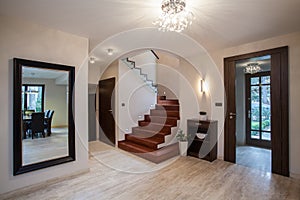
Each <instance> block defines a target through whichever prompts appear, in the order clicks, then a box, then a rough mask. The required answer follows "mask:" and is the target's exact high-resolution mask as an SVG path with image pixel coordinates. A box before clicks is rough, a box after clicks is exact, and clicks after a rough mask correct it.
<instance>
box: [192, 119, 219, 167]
mask: <svg viewBox="0 0 300 200" xmlns="http://www.w3.org/2000/svg"><path fill="white" fill-rule="evenodd" d="M196 133H203V134H206V136H205V138H204V139H200V138H198V137H197V135H196ZM187 135H188V150H187V155H188V156H193V157H196V158H201V159H204V160H208V161H210V162H212V161H214V160H215V159H217V146H218V143H217V140H218V121H212V120H207V121H201V120H199V119H188V120H187Z"/></svg>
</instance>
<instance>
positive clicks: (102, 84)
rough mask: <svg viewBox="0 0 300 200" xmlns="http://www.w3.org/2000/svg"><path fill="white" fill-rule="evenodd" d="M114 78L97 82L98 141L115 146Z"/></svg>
mask: <svg viewBox="0 0 300 200" xmlns="http://www.w3.org/2000/svg"><path fill="white" fill-rule="evenodd" d="M114 89H115V78H110V79H105V80H101V81H99V124H100V130H99V133H100V135H99V140H100V141H102V142H105V143H106V144H109V145H112V146H115V141H116V137H115V120H114V114H113V113H114V108H115V95H114Z"/></svg>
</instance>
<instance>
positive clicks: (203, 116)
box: [199, 111, 207, 121]
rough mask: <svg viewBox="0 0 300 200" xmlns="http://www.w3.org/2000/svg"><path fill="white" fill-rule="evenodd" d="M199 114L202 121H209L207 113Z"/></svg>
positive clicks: (201, 112)
mask: <svg viewBox="0 0 300 200" xmlns="http://www.w3.org/2000/svg"><path fill="white" fill-rule="evenodd" d="M199 114H200V117H199V119H200V120H202V121H206V120H207V114H206V112H204V111H200V112H199Z"/></svg>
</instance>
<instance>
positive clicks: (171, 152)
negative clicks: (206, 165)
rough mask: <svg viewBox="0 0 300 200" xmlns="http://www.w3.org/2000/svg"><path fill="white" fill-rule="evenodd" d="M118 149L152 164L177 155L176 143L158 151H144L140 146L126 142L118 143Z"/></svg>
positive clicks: (144, 148)
mask: <svg viewBox="0 0 300 200" xmlns="http://www.w3.org/2000/svg"><path fill="white" fill-rule="evenodd" d="M119 148H120V149H123V150H125V151H129V152H131V153H133V154H135V155H137V156H139V157H142V158H144V159H146V160H149V161H151V162H154V163H160V162H163V161H165V160H168V159H170V158H172V157H174V156H177V155H179V145H178V143H174V144H171V145H168V146H165V147H163V148H160V149H158V150H152V149H149V148H148V149H149V150H148V151H147V150H146V149H147V148H146V147H143V146H141V145H137V144H135V143H132V142H128V141H120V142H119Z"/></svg>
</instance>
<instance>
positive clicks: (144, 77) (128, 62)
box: [121, 58, 157, 93]
mask: <svg viewBox="0 0 300 200" xmlns="http://www.w3.org/2000/svg"><path fill="white" fill-rule="evenodd" d="M121 60H122V61H123V62H124V63H125V64H126V65H127V67H129V68H130V69H131V70H137V71H138V72H139V75H140V77H141V79H142V80H143V81H144V82H145V83H146V85H148V86H149V87H150V88H151V89H152V90H153V91H154V92H155V93H157V85H156V84H154V81H153V80H151V79H149V78H148V75H147V74H145V73H143V72H142V68H140V67H137V66H136V64H135V61H133V60H129V58H124V59H121ZM149 82H150V83H149Z"/></svg>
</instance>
